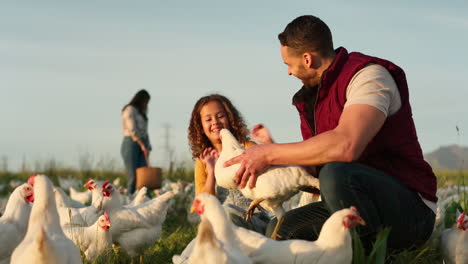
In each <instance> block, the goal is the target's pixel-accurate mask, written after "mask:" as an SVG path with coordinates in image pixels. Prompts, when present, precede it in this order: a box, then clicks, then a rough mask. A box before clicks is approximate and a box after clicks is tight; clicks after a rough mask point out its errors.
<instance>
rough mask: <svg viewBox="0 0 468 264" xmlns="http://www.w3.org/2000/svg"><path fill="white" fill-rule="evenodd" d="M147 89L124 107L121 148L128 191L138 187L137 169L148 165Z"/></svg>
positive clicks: (149, 149)
mask: <svg viewBox="0 0 468 264" xmlns="http://www.w3.org/2000/svg"><path fill="white" fill-rule="evenodd" d="M149 100H150V95H149V93H148V92H147V91H146V90H140V91H138V92H137V93H136V94H135V96H133V98H132V100H131V101H130V103H128V104H126V105H125V106H124V108H123V109H122V127H123V136H124V138H123V141H122V146H121V149H120V153H121V154H122V158H123V161H124V164H125V169H126V171H127V188H128V189H127V192H128V194H130V195H131V194H133V193H134V192H135V188H136V169H137V168H140V167H146V166H148V164H147V159H148V155H149V152H150V151H151V144H150V141H149V137H148V116H147V109H148V102H149Z"/></svg>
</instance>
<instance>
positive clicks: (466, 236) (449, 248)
mask: <svg viewBox="0 0 468 264" xmlns="http://www.w3.org/2000/svg"><path fill="white" fill-rule="evenodd" d="M467 228H468V218H467V217H466V214H465V212H463V213H461V214H460V215H459V216H458V219H457V223H456V224H455V225H454V226H453V227H452V228H449V229H446V230H444V231H443V232H442V233H441V235H440V248H441V251H442V256H443V258H444V261H445V263H446V264H462V263H468V232H466V229H467Z"/></svg>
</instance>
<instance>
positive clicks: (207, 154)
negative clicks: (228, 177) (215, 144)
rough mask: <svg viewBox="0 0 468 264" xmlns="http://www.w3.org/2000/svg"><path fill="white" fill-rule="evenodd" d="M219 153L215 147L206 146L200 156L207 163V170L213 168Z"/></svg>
mask: <svg viewBox="0 0 468 264" xmlns="http://www.w3.org/2000/svg"><path fill="white" fill-rule="evenodd" d="M218 157H219V153H218V151H217V150H216V149H214V148H211V147H210V148H206V149H205V150H204V151H203V152H202V153H201V154H200V156H199V158H200V160H201V161H202V162H203V164H205V166H206V169H207V170H213V171H214V167H215V164H216V161H217V160H218Z"/></svg>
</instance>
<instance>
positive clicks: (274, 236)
mask: <svg viewBox="0 0 468 264" xmlns="http://www.w3.org/2000/svg"><path fill="white" fill-rule="evenodd" d="M272 209H273V212H274V213H275V216H276V219H278V222H276V226H275V229H274V230H273V233H271V236H270V238H271V239H274V240H277V239H279V238H281V236H280V235H278V231H279V230H280V227H281V224H282V223H283V221H284V214H285V213H286V212H285V211H284V209H283V206H281V205H280V206H278V207H273V208H272Z"/></svg>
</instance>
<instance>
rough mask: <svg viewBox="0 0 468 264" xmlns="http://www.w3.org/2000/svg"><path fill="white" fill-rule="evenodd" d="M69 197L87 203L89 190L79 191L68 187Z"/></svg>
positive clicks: (89, 198) (89, 195)
mask: <svg viewBox="0 0 468 264" xmlns="http://www.w3.org/2000/svg"><path fill="white" fill-rule="evenodd" d="M69 190H70V198H71V199H72V200H74V201H78V202H80V203H82V204H88V203H89V202H90V201H91V192H89V191H85V192H79V191H77V190H76V189H75V188H73V187H70V188H69Z"/></svg>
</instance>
